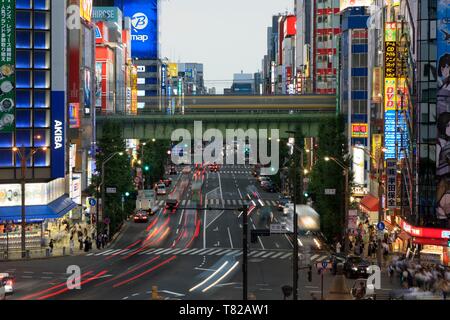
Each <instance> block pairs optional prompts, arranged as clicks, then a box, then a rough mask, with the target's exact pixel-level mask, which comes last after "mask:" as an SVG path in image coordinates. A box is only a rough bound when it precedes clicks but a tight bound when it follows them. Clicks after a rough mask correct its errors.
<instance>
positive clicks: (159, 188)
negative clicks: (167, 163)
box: [156, 183, 167, 195]
mask: <svg viewBox="0 0 450 320" xmlns="http://www.w3.org/2000/svg"><path fill="white" fill-rule="evenodd" d="M156 194H157V195H166V194H167V190H166V185H165V184H164V183H159V184H158V185H157V186H156Z"/></svg>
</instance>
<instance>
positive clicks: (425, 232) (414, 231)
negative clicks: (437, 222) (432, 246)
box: [399, 218, 450, 239]
mask: <svg viewBox="0 0 450 320" xmlns="http://www.w3.org/2000/svg"><path fill="white" fill-rule="evenodd" d="M399 225H400V227H401V228H402V229H403V230H404V231H405V232H406V233H408V234H410V235H411V236H413V237H420V238H433V239H448V238H449V237H450V229H438V228H423V227H414V226H412V225H410V224H408V223H407V222H406V221H404V220H403V219H401V218H399Z"/></svg>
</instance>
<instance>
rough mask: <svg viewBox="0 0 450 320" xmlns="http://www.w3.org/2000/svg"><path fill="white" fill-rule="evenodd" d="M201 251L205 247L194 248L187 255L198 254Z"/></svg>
mask: <svg viewBox="0 0 450 320" xmlns="http://www.w3.org/2000/svg"><path fill="white" fill-rule="evenodd" d="M201 251H205V249H195V250H193V251H192V252H190V253H189V255H193V254H199V253H200V252H201Z"/></svg>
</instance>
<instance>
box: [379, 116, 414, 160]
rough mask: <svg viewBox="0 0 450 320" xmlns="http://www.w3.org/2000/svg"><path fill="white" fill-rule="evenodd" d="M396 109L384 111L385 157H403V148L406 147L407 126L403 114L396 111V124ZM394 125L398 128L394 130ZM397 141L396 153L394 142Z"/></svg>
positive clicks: (407, 143)
mask: <svg viewBox="0 0 450 320" xmlns="http://www.w3.org/2000/svg"><path fill="white" fill-rule="evenodd" d="M395 122H396V111H395V110H388V111H386V112H385V113H384V144H385V148H386V152H385V154H384V158H385V159H391V158H397V157H398V158H399V159H402V158H404V157H405V156H404V152H403V151H402V149H403V148H408V145H409V142H408V136H407V135H408V127H407V124H406V121H405V117H404V115H403V114H402V113H401V112H400V111H399V112H397V126H396V123H395ZM396 127H397V128H399V129H400V130H396ZM396 142H397V154H396V153H395V143H396Z"/></svg>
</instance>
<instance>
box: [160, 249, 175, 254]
mask: <svg viewBox="0 0 450 320" xmlns="http://www.w3.org/2000/svg"><path fill="white" fill-rule="evenodd" d="M171 250H172V248H169V249H164V250H163V251H160V252H159V253H158V254H162V253H163V252H166V251H171Z"/></svg>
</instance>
